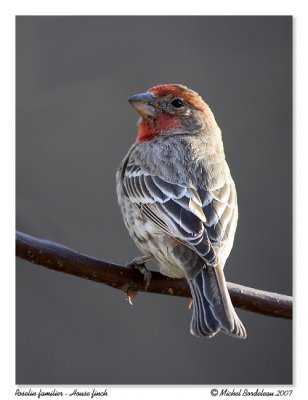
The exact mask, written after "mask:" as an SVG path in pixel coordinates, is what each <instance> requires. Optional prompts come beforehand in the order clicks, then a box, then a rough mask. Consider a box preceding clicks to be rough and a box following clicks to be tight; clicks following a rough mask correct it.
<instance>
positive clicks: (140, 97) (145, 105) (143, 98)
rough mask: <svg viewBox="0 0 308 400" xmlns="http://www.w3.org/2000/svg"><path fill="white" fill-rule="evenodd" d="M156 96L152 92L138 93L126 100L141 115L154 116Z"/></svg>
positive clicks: (155, 113) (155, 112)
mask: <svg viewBox="0 0 308 400" xmlns="http://www.w3.org/2000/svg"><path fill="white" fill-rule="evenodd" d="M156 100H157V99H156V97H155V96H154V95H153V94H152V93H149V92H147V93H139V94H135V95H134V96H132V97H130V98H129V99H128V101H129V102H130V104H131V105H132V106H133V107H134V109H135V110H136V111H137V112H138V113H139V114H140V115H141V116H142V117H155V116H156V115H157V111H158V110H157V103H156Z"/></svg>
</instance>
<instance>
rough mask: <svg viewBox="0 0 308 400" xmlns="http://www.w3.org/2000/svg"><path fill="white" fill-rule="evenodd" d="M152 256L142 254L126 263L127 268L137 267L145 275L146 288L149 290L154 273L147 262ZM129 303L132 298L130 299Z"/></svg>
mask: <svg viewBox="0 0 308 400" xmlns="http://www.w3.org/2000/svg"><path fill="white" fill-rule="evenodd" d="M151 258H152V256H142V257H136V258H134V259H133V260H132V261H131V262H130V263H128V264H126V267H127V268H137V269H138V270H139V271H140V272H141V273H142V275H143V277H144V281H145V288H144V290H147V289H148V287H149V284H150V282H151V279H152V273H151V271H149V270H148V269H147V267H146V266H145V263H146V262H147V261H149V260H150V259H151ZM128 301H129V303H130V300H129V299H128Z"/></svg>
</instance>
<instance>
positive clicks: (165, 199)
mask: <svg viewBox="0 0 308 400" xmlns="http://www.w3.org/2000/svg"><path fill="white" fill-rule="evenodd" d="M123 189H124V195H125V196H126V197H128V198H129V200H130V201H131V202H132V203H134V204H135V205H136V207H138V208H139V209H140V211H141V212H142V213H144V214H145V215H146V216H147V217H148V218H149V219H150V220H152V221H153V222H154V223H155V224H156V225H158V226H159V227H160V228H161V229H162V230H163V231H165V232H166V233H168V234H170V235H171V236H173V237H176V238H177V239H178V240H180V241H181V242H182V243H184V244H185V245H187V246H188V247H190V248H193V249H195V250H196V251H197V252H198V254H199V255H200V256H201V257H202V258H203V259H204V260H205V262H206V263H207V264H208V265H215V264H216V263H217V261H218V259H217V254H216V251H217V248H219V246H220V244H221V243H222V242H223V241H224V238H225V237H226V235H227V233H228V232H227V231H228V227H229V225H230V221H231V218H232V215H233V211H234V207H235V206H236V193H235V188H234V184H233V182H232V181H231V182H230V183H227V184H225V185H224V186H223V187H222V188H220V189H217V190H215V191H208V190H206V189H204V188H202V189H201V188H194V187H188V186H185V185H180V184H176V183H171V182H168V181H167V180H165V179H163V178H162V177H159V176H153V175H151V174H150V173H149V172H147V171H145V170H144V169H143V168H142V167H141V166H140V165H139V164H137V163H136V162H135V161H134V160H129V161H128V163H127V165H126V168H125V173H124V174H123ZM214 244H216V246H214V247H215V249H216V250H215V249H214V247H213V245H214Z"/></svg>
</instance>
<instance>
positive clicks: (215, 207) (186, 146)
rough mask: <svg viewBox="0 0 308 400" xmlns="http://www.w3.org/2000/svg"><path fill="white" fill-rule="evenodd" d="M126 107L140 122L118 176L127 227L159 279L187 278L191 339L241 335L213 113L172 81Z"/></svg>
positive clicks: (228, 182)
mask: <svg viewBox="0 0 308 400" xmlns="http://www.w3.org/2000/svg"><path fill="white" fill-rule="evenodd" d="M129 102H130V103H131V105H132V106H133V107H134V108H135V109H136V110H137V111H138V113H139V114H140V119H139V123H138V134H137V140H136V142H135V144H134V145H133V146H132V147H131V148H130V150H129V152H128V153H127V155H126V156H125V158H124V159H123V161H122V163H121V165H120V167H119V169H118V171H117V195H118V201H119V205H120V208H121V211H122V215H123V219H124V222H125V225H126V227H127V229H128V231H129V233H130V235H131V237H132V238H133V239H134V241H135V243H136V245H137V246H138V248H139V249H140V250H141V251H142V252H143V253H144V254H145V255H146V256H151V257H153V258H154V259H155V260H156V262H157V263H158V264H159V267H160V271H161V273H162V274H164V275H166V276H168V277H171V278H183V277H185V278H186V279H187V281H188V283H189V286H190V290H191V294H192V299H193V315H192V320H191V324H190V331H191V333H192V334H193V335H195V336H207V337H211V336H214V335H215V334H216V333H217V332H219V331H222V332H225V333H227V334H230V335H233V336H236V337H239V338H245V337H246V331H245V328H244V326H243V324H242V322H241V321H240V319H239V318H238V316H237V314H236V312H235V310H234V308H233V305H232V303H231V299H230V296H229V293H228V289H227V285H226V280H225V277H224V273H223V268H224V265H225V262H226V259H227V258H228V256H229V254H230V251H231V249H232V246H233V239H234V234H235V230H236V225H237V218H238V209H237V199H236V190H235V185H234V182H233V179H232V177H231V174H230V170H229V167H228V164H227V162H226V160H225V154H224V148H223V142H222V138H221V131H220V129H219V127H218V125H217V123H216V121H215V118H214V115H213V114H212V112H211V110H210V108H209V107H208V105H207V104H206V103H205V102H204V101H203V100H202V98H201V97H200V96H199V95H198V93H196V92H194V91H192V90H190V89H188V88H187V87H185V86H183V85H177V84H168V85H158V86H155V87H153V88H151V89H149V90H148V91H147V92H146V93H141V94H136V95H135V96H132V97H131V98H130V99H129Z"/></svg>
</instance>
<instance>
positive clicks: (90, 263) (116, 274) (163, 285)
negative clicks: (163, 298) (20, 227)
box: [16, 232, 293, 319]
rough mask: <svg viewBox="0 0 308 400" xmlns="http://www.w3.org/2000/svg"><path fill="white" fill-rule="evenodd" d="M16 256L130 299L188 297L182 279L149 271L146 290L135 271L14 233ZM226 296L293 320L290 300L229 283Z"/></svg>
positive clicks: (236, 302) (251, 308) (250, 308)
mask: <svg viewBox="0 0 308 400" xmlns="http://www.w3.org/2000/svg"><path fill="white" fill-rule="evenodd" d="M16 256H17V257H19V258H21V259H23V260H26V261H29V262H31V263H34V264H37V265H40V266H43V267H46V268H49V269H52V270H54V271H59V272H64V273H66V274H70V275H75V276H78V277H80V278H84V279H89V280H91V281H95V282H99V283H104V284H106V285H108V286H111V287H113V288H115V289H120V290H122V291H124V292H125V293H126V294H128V295H129V296H131V295H134V294H135V293H137V292H140V291H141V292H145V291H146V292H149V293H157V294H166V295H174V296H182V297H189V298H190V297H191V294H190V290H189V286H188V284H187V282H186V280H185V279H171V278H168V277H166V276H164V275H162V274H160V273H158V272H152V278H151V281H150V283H149V285H148V287H146V282H145V280H144V276H143V275H142V274H141V273H140V271H139V270H138V269H136V268H132V267H125V266H122V265H119V264H114V263H110V262H107V261H103V260H99V259H96V258H93V257H90V256H87V255H85V254H82V253H79V252H78V251H75V250H72V249H70V248H68V247H66V246H63V245H61V244H58V243H54V242H50V241H48V240H42V239H37V238H35V237H33V236H30V235H26V234H24V233H21V232H17V233H16ZM227 285H228V289H229V293H230V296H231V299H232V302H233V305H234V306H235V307H239V308H242V309H244V310H248V311H253V312H256V313H259V314H264V315H268V316H272V317H280V318H287V319H291V318H292V303H293V300H292V297H290V296H286V295H282V294H277V293H271V292H265V291H263V290H259V289H253V288H250V287H246V286H242V285H238V284H235V283H231V282H228V283H227Z"/></svg>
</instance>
